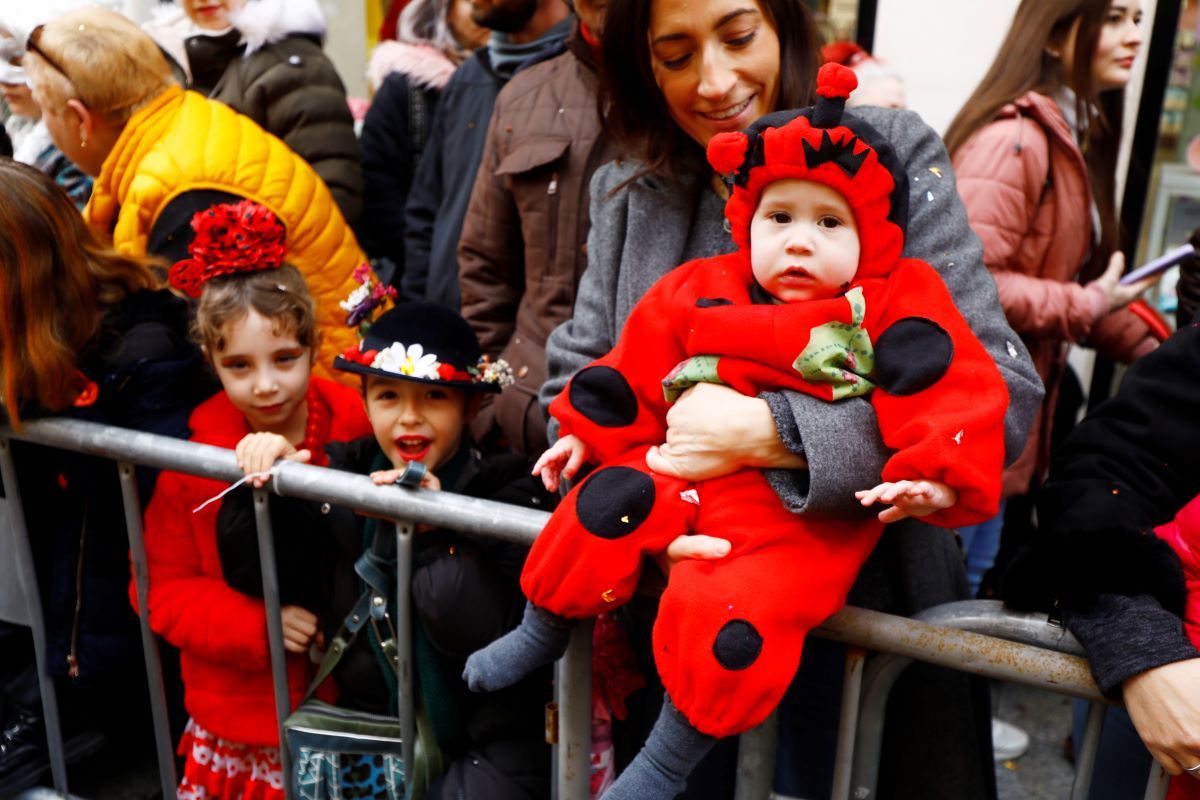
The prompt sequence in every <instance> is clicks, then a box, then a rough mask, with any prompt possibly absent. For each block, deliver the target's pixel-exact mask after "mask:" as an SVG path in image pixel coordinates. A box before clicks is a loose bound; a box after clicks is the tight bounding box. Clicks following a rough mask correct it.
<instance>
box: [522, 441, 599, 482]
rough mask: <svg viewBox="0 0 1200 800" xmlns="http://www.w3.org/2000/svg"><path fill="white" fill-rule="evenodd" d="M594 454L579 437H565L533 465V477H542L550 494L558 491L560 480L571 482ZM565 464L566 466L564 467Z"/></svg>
mask: <svg viewBox="0 0 1200 800" xmlns="http://www.w3.org/2000/svg"><path fill="white" fill-rule="evenodd" d="M591 454H592V448H590V447H588V446H587V444H586V443H585V442H584V441H583V439H580V438H579V437H578V436H564V437H562V438H561V439H559V440H558V441H557V442H555V443H554V444H553V445H551V446H550V449H549V450H547V451H546V452H544V453H542V457H541V458H539V459H538V460H537V463H536V464H534V465H533V472H532V473H531V474H533V475H540V476H541V477H542V485H543V486H545V487H546V491H548V492H557V491H558V481H559V478H566V479H567V480H570V479H571V478H574V477H575V474H576V473H577V472H579V468H580V467H582V466H583V464H584V462H585V461H587V460H588V457H589V456H591ZM564 464H565V466H564Z"/></svg>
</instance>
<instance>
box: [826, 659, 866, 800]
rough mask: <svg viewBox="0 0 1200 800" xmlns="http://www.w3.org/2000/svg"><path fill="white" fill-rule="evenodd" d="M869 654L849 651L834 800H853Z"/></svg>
mask: <svg viewBox="0 0 1200 800" xmlns="http://www.w3.org/2000/svg"><path fill="white" fill-rule="evenodd" d="M866 662H867V651H866V650H864V649H862V648H861V647H847V648H846V679H845V681H844V682H843V685H842V714H841V716H840V717H839V718H838V739H837V754H836V755H835V756H834V760H833V794H832V797H833V800H850V778H851V774H852V771H853V768H854V742H855V740H856V739H857V738H858V702H859V699H860V698H861V697H862V683H863V666H864V665H865V664H866Z"/></svg>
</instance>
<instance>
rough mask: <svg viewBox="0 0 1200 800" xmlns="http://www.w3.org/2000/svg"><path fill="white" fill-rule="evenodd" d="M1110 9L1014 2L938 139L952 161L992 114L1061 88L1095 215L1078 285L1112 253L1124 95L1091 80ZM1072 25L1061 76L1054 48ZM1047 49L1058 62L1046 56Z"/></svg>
mask: <svg viewBox="0 0 1200 800" xmlns="http://www.w3.org/2000/svg"><path fill="white" fill-rule="evenodd" d="M1110 5H1111V0H1022V3H1021V5H1020V7H1019V8H1018V9H1017V13H1016V15H1015V16H1014V17H1013V22H1012V27H1010V28H1009V31H1008V35H1007V36H1006V37H1005V39H1004V42H1003V43H1002V44H1001V45H1000V50H999V52H997V53H996V59H995V60H994V61H993V62H992V66H991V67H990V68H989V69H988V72H987V74H986V75H985V76H984V78H983V80H982V81H981V82H980V84H979V86H978V87H977V88H976V89H975V92H974V93H973V94H972V95H971V97H970V98H969V99H968V100H967V102H966V104H964V105H963V107H962V110H961V111H959V112H958V115H957V116H956V117H955V118H954V121H953V122H951V123H950V127H949V128H948V129H947V130H946V136H945V141H946V149H947V150H948V151H949V152H950V155H951V156H953V155H954V154H955V153H956V152H957V151H958V149H959V148H960V147H962V146H963V145H964V144H965V143H966V142H967V140H968V139H970V138H971V136H972V135H973V134H974V133H975V132H976V131H978V130H979V129H980V128H982V127H983V126H985V125H987V124H988V123H989V122H991V120H992V119H993V117H995V115H996V112H997V111H999V110H1000V109H1001V108H1003V107H1004V106H1006V105H1008V104H1009V103H1011V102H1013V101H1014V100H1017V99H1018V98H1020V97H1021V96H1023V95H1025V94H1026V93H1028V92H1031V91H1032V92H1040V93H1041V94H1046V95H1053V94H1054V93H1055V91H1057V90H1058V88H1059V87H1060V86H1063V85H1066V86H1068V87H1069V88H1070V89H1071V90H1072V91H1073V92H1075V109H1076V115H1077V119H1079V120H1080V122H1082V123H1084V124H1086V126H1087V134H1086V138H1085V140H1084V142H1083V148H1082V149H1083V153H1084V158H1085V159H1086V161H1087V169H1088V183H1089V185H1090V187H1091V191H1092V198H1093V199H1094V200H1095V201H1096V207H1097V209H1098V211H1099V212H1100V242H1099V246H1098V247H1095V248H1093V250H1092V258H1091V262H1090V263H1089V264H1087V265H1085V267H1084V269H1083V271H1082V272H1081V274H1080V277H1081V279H1082V280H1084V281H1088V280H1091V279H1092V278H1095V277H1096V276H1098V275H1099V274H1100V273H1101V272H1103V271H1104V268H1105V266H1106V265H1107V263H1108V257H1109V255H1110V254H1111V253H1112V252H1113V251H1115V250H1116V249H1117V248H1118V247H1119V246H1120V220H1119V219H1118V218H1117V204H1116V163H1117V152H1118V150H1119V149H1120V146H1121V124H1122V118H1123V116H1124V115H1123V111H1124V107H1125V91H1124V89H1112V90H1109V91H1103V92H1100V91H1097V89H1096V84H1095V81H1094V80H1093V79H1092V61H1093V58H1094V55H1095V52H1096V43H1097V42H1098V41H1099V39H1100V31H1101V29H1102V28H1103V27H1104V18H1105V15H1106V13H1107V11H1108V8H1109V6H1110ZM1076 23H1078V28H1077V29H1076V30H1075V37H1074V51H1073V52H1072V53H1071V56H1072V57H1071V65H1072V67H1071V71H1070V74H1068V73H1067V71H1066V70H1065V69H1064V67H1063V60H1064V59H1063V56H1064V55H1065V54H1064V53H1062V52H1061V49H1062V48H1063V47H1065V46H1066V45H1067V43H1068V39H1069V38H1070V33H1071V29H1072V27H1074V26H1075V25H1076ZM1052 50H1053V51H1057V52H1058V55H1057V56H1055V55H1051V52H1050V51H1052Z"/></svg>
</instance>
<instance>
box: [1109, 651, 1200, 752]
mask: <svg viewBox="0 0 1200 800" xmlns="http://www.w3.org/2000/svg"><path fill="white" fill-rule="evenodd" d="M1122 688H1123V689H1124V695H1125V708H1126V709H1127V710H1128V711H1129V716H1130V718H1131V719H1132V720H1133V725H1134V727H1135V728H1137V732H1138V735H1139V736H1141V737H1142V742H1143V743H1145V745H1146V748H1147V749H1148V750H1149V751H1150V754H1151V755H1153V756H1154V758H1155V760H1156V761H1158V763H1159V764H1162V766H1163V768H1164V769H1165V770H1166V771H1167V772H1169V773H1171V774H1172V775H1178V774H1180V773H1181V772H1183V771H1184V770H1186V769H1187V768H1188V767H1195V766H1196V765H1198V764H1200V658H1192V659H1188V660H1187V661H1176V662H1175V663H1173V664H1164V665H1163V666H1161V667H1155V668H1154V669H1151V670H1147V671H1146V672H1143V673H1141V674H1140V675H1135V676H1134V677H1132V678H1128V679H1126V680H1125V682H1124V683H1123V684H1122Z"/></svg>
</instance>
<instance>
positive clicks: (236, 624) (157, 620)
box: [130, 377, 371, 746]
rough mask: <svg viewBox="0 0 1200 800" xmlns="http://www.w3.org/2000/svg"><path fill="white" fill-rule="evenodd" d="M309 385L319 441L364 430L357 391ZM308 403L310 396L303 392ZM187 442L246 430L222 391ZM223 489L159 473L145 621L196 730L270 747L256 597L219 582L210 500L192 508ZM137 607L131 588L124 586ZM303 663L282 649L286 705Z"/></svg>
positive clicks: (263, 640) (203, 407)
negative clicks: (317, 410) (322, 421)
mask: <svg viewBox="0 0 1200 800" xmlns="http://www.w3.org/2000/svg"><path fill="white" fill-rule="evenodd" d="M310 387H311V388H312V389H313V390H315V395H316V396H317V397H318V398H320V400H321V401H322V402H324V404H325V406H326V407H327V409H328V412H329V413H328V416H327V418H328V419H329V420H330V424H329V433H328V436H327V437H325V439H326V441H348V440H351V439H357V438H359V437H361V436H367V435H370V433H371V426H370V423H369V422H368V421H367V418H366V414H365V413H364V411H363V403H362V398H361V397H360V396H359V394H358V393H357V392H355V391H354V390H352V389H349V388H346V387H344V386H341V385H339V384H336V383H334V382H332V381H329V380H326V379H324V378H317V377H313V378H312V381H311V383H310ZM309 397H310V402H311V398H312V397H313V393H310V395H309ZM189 425H190V427H191V430H192V438H191V441H193V442H200V443H201V444H211V445H216V446H218V447H227V448H230V449H232V448H233V447H234V446H236V445H237V443H238V442H239V441H240V440H241V439H242V437H244V436H245V435H246V434H248V433H250V432H251V431H250V429H249V427H248V426H247V424H246V418H245V417H243V416H242V414H241V413H240V412H239V411H238V410H237V409H236V408H235V407H234V406H233V404H232V403H231V402H230V401H229V398H228V397H227V396H226V394H225V393H224V392H220V393H218V394H217V395H215V396H213V397H211V398H209V399H208V400H206V401H205V402H204V403H201V404H200V406H198V407H197V408H196V410H195V411H194V412H192V416H191V419H190V421H189ZM224 488H225V484H224V483H221V482H220V481H215V480H210V479H208V478H199V477H193V476H191V475H184V474H181V473H178V472H163V473H162V474H161V475H160V476H159V478H158V486H157V488H156V490H155V492H154V497H153V499H152V500H151V501H150V506H149V507H148V508H147V509H146V519H145V530H146V533H145V535H146V555H147V558H148V561H149V573H150V595H149V603H148V605H149V609H150V627H151V629H152V630H154V632H155V633H158V634H159V635H161V636H162V637H163V638H165V639H166V640H167V641H168V642H170V643H171V644H173V645H175V646H176V647H178V648H179V650H180V666H181V668H182V672H183V684H184V705H185V706H186V707H187V710H188V713H189V714H191V716H192V718H193V719H194V720H195V721H196V722H197V724H199V725H201V726H202V727H204V728H205V729H207V730H209V731H211V732H212V733H214V734H216V735H217V736H220V737H222V738H224V739H228V740H230V741H234V742H242V743H245V744H253V745H269V746H278V744H279V729H278V722H277V720H276V718H275V703H274V700H273V693H272V685H271V671H270V657H269V656H268V654H267V625H266V616H265V608H264V606H263V603H262V601H261V600H258V599H255V598H251V597H248V596H246V595H244V594H241V593H240V592H237V591H235V590H233V589H231V588H230V587H229V586H228V585H226V583H225V580H224V578H223V577H222V574H221V561H220V559H219V557H218V555H217V541H216V520H217V512H218V510H219V509H220V504H219V503H213V504H212V505H209V506H207V507H205V508H204V509H203V510H201V511H199V512H198V513H192V509H194V508H196V507H197V506H199V505H200V504H201V503H203V502H204V501H205V500H207V499H208V498H210V497H213V496H214V495H216V494H218V493H219V492H221V490H223V489H224ZM130 598H131V600H132V602H133V606H134V609H135V610H137V595H136V591H135V589H134V587H133V585H132V584H131V585H130ZM310 672H311V668H310V665H309V663H308V660H307V659H306V658H304V657H302V656H289V658H288V683H289V685H290V689H291V702H292V705H293V707H295V705H296V703H298V702H299V700H300V699H301V697H302V696H303V693H304V690H305V688H306V687H307V684H308V680H309V678H310Z"/></svg>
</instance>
